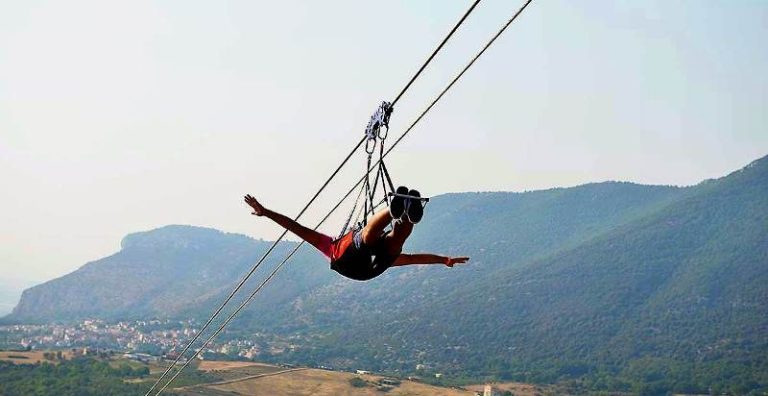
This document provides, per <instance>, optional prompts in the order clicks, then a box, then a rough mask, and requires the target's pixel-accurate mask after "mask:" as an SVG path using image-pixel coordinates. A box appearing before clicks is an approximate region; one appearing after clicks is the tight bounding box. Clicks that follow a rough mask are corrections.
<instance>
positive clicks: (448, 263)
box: [445, 257, 469, 267]
mask: <svg viewBox="0 0 768 396" xmlns="http://www.w3.org/2000/svg"><path fill="white" fill-rule="evenodd" d="M467 261H469V257H448V260H446V261H445V265H446V266H447V267H453V266H454V264H464V263H466V262H467Z"/></svg>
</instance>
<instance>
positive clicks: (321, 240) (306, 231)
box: [264, 209, 333, 257]
mask: <svg viewBox="0 0 768 396" xmlns="http://www.w3.org/2000/svg"><path fill="white" fill-rule="evenodd" d="M264 216H266V217H267V218H269V219H271V220H272V221H274V222H275V223H277V224H279V225H280V226H282V227H283V228H285V229H286V230H288V231H290V232H292V233H294V234H296V236H298V237H299V238H301V239H303V240H304V241H306V242H307V243H309V244H310V245H312V246H314V247H315V248H316V249H317V250H319V251H321V252H322V253H323V254H325V255H326V256H328V257H330V256H331V253H330V248H331V244H332V242H333V238H331V237H329V236H327V235H325V234H323V233H320V232H317V231H315V230H313V229H311V228H307V227H304V226H303V225H301V224H299V223H298V222H296V221H294V220H292V219H290V218H288V217H286V216H283V215H281V214H280V213H277V212H273V211H271V210H268V209H265V211H264Z"/></svg>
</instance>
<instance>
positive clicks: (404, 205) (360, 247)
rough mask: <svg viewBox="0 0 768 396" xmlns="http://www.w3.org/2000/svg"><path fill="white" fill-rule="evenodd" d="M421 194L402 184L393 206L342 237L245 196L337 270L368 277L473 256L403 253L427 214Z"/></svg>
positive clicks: (258, 213)
mask: <svg viewBox="0 0 768 396" xmlns="http://www.w3.org/2000/svg"><path fill="white" fill-rule="evenodd" d="M406 196H410V197H414V198H406ZM419 197H421V194H419V192H418V191H416V190H410V191H409V190H408V188H406V187H402V186H401V187H398V189H397V194H395V195H394V197H393V198H392V202H391V203H390V205H389V210H382V211H380V212H378V213H376V214H374V215H373V216H372V217H371V219H370V221H368V224H367V225H366V226H365V227H363V228H362V229H361V228H360V227H355V228H354V229H353V230H352V231H350V232H348V233H346V234H344V235H343V236H342V237H340V238H338V239H334V238H331V237H330V236H328V235H325V234H322V233H320V232H317V231H315V230H312V229H310V228H307V227H305V226H303V225H301V224H299V223H298V222H296V221H294V220H292V219H290V218H288V217H286V216H283V215H282V214H280V213H277V212H274V211H272V210H269V209H267V208H265V207H264V206H263V205H262V204H260V203H259V201H257V200H256V198H254V197H253V196H251V195H246V196H245V203H247V204H248V205H249V206H250V207H251V208H253V212H252V213H251V214H252V215H254V216H265V217H267V218H269V219H271V220H272V221H274V222H275V223H277V224H278V225H280V226H282V227H283V228H285V229H287V230H288V231H290V232H292V233H294V234H296V236H298V237H299V238H301V239H303V240H304V241H305V242H307V243H309V244H310V245H312V246H314V247H315V248H316V249H317V250H319V251H320V252H322V253H323V254H324V255H325V256H326V257H328V258H329V259H330V260H331V269H333V270H334V271H336V272H338V273H339V274H341V275H343V276H345V277H347V278H350V279H354V280H360V281H365V280H370V279H373V278H375V277H377V276H379V275H381V274H382V273H384V271H386V270H387V269H388V268H389V267H400V266H404V265H412V264H443V265H446V266H448V267H453V266H454V265H455V264H463V263H466V262H467V260H469V257H447V256H441V255H437V254H406V253H402V250H403V244H404V243H405V241H406V239H408V236H410V235H411V232H412V231H413V226H414V224H416V223H418V222H419V221H421V218H422V216H423V215H424V208H423V207H422V206H421V202H420V201H419V199H418V198H419ZM389 224H392V230H390V231H386V232H385V231H384V229H385V228H386V227H387V225H389Z"/></svg>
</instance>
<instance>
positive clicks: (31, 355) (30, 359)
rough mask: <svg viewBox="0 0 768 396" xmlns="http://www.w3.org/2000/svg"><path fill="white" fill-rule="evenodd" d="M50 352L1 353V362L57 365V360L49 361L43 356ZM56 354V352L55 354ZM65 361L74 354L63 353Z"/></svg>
mask: <svg viewBox="0 0 768 396" xmlns="http://www.w3.org/2000/svg"><path fill="white" fill-rule="evenodd" d="M45 352H48V351H30V352H0V360H4V361H7V362H11V363H13V364H35V363H41V362H49V363H54V364H55V363H56V360H47V359H45V357H44V356H43V354H44V353H45ZM54 353H55V352H54ZM62 357H63V358H64V359H70V358H71V357H72V353H71V352H69V351H66V352H62Z"/></svg>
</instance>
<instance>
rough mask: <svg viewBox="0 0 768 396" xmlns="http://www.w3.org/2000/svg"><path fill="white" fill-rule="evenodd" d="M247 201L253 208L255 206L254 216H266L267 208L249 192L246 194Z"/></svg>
mask: <svg viewBox="0 0 768 396" xmlns="http://www.w3.org/2000/svg"><path fill="white" fill-rule="evenodd" d="M245 203H247V204H248V205H249V206H250V207H251V208H253V212H251V214H252V215H254V216H264V212H265V211H266V209H264V207H263V206H262V205H261V204H260V203H259V201H257V200H256V198H254V197H253V196H251V194H248V195H246V196H245Z"/></svg>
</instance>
